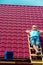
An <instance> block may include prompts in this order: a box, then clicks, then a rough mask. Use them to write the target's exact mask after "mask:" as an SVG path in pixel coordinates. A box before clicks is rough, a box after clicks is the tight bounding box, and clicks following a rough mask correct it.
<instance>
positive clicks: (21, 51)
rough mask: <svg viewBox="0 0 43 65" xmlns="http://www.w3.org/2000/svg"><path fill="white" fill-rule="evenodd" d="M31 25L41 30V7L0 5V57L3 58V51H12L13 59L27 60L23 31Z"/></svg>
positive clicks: (42, 22) (26, 40) (42, 9)
mask: <svg viewBox="0 0 43 65" xmlns="http://www.w3.org/2000/svg"><path fill="white" fill-rule="evenodd" d="M33 24H35V25H37V26H38V29H39V30H40V29H42V30H43V7H40V6H18V5H0V56H4V51H13V52H14V57H15V58H28V57H29V48H28V39H27V34H26V32H25V31H26V30H27V29H29V30H30V29H31V26H32V25H33ZM42 37H43V35H42ZM42 41H43V40H41V42H42Z"/></svg>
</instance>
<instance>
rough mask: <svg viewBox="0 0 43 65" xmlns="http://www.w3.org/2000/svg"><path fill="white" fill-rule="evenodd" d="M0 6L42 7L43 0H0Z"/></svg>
mask: <svg viewBox="0 0 43 65" xmlns="http://www.w3.org/2000/svg"><path fill="white" fill-rule="evenodd" d="M0 4H14V5H15V4H16V5H32V6H43V0H0Z"/></svg>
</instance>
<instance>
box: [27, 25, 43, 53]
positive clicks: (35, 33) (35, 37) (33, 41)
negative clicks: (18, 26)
mask: <svg viewBox="0 0 43 65" xmlns="http://www.w3.org/2000/svg"><path fill="white" fill-rule="evenodd" d="M42 32H43V31H42V30H37V26H36V25H33V26H32V30H26V33H28V34H29V38H30V45H31V46H32V47H33V48H34V49H35V51H36V54H39V53H40V51H39V50H38V48H39V46H40V33H42Z"/></svg>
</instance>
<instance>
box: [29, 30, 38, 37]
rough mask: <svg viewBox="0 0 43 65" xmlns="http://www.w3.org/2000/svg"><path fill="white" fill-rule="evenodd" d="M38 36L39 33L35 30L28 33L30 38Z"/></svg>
mask: <svg viewBox="0 0 43 65" xmlns="http://www.w3.org/2000/svg"><path fill="white" fill-rule="evenodd" d="M34 36H39V32H38V31H37V30H33V31H31V32H30V37H34Z"/></svg>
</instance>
